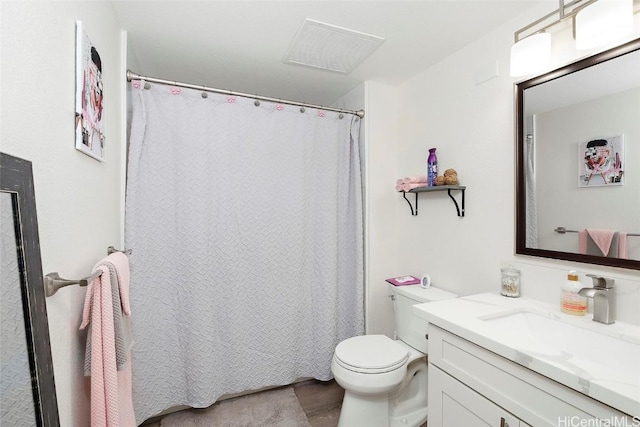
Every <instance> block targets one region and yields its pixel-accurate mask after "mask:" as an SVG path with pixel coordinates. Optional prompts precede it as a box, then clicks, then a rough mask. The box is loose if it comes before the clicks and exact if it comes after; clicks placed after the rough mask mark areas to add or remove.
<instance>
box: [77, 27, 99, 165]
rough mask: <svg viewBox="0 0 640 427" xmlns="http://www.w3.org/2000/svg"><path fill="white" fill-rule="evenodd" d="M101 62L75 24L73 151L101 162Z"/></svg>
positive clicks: (95, 50)
mask: <svg viewBox="0 0 640 427" xmlns="http://www.w3.org/2000/svg"><path fill="white" fill-rule="evenodd" d="M103 91H104V87H103V79H102V59H101V58H100V54H99V53H98V50H97V49H96V47H95V46H94V45H93V44H92V43H91V40H90V39H89V36H88V35H87V33H86V32H85V30H84V28H83V25H82V22H80V21H77V22H76V122H75V129H76V149H77V150H80V151H82V152H83V153H85V154H87V155H89V156H91V157H93V158H95V159H97V160H100V161H104V143H105V135H104V117H103V112H104V106H103Z"/></svg>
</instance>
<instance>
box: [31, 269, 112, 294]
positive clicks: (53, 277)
mask: <svg viewBox="0 0 640 427" xmlns="http://www.w3.org/2000/svg"><path fill="white" fill-rule="evenodd" d="M101 274H102V272H101V271H96V272H94V273H93V274H92V275H90V276H87V277H84V278H82V279H78V280H69V279H63V278H62V277H60V275H59V274H58V273H57V272H53V273H48V274H47V275H46V276H44V291H45V295H46V296H48V297H50V296H51V295H53V294H55V293H56V292H58V289H60V288H63V287H65V286H69V285H80V286H87V285H88V284H89V282H90V281H92V280H93V279H95V278H96V277H100V275H101Z"/></svg>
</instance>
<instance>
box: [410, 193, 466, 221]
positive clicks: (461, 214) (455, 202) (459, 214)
mask: <svg viewBox="0 0 640 427" xmlns="http://www.w3.org/2000/svg"><path fill="white" fill-rule="evenodd" d="M464 190H465V189H464V188H461V189H460V191H462V210H460V207H459V206H458V202H457V201H456V199H455V197H453V195H452V194H451V188H450V189H448V190H447V194H449V197H450V198H451V200H453V204H454V205H456V211H457V212H458V216H459V217H464ZM416 209H417V206H416Z"/></svg>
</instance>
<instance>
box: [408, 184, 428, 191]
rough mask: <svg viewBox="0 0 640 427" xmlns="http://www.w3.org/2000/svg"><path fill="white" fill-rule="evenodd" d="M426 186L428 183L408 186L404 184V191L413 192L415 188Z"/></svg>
mask: <svg viewBox="0 0 640 427" xmlns="http://www.w3.org/2000/svg"><path fill="white" fill-rule="evenodd" d="M426 186H427V183H426V182H408V183H406V184H402V191H409V190H413V189H414V188H418V187H426Z"/></svg>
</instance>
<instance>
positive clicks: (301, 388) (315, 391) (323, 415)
mask: <svg viewBox="0 0 640 427" xmlns="http://www.w3.org/2000/svg"><path fill="white" fill-rule="evenodd" d="M288 387H292V388H293V391H294V392H295V394H296V397H297V398H298V402H299V403H300V406H301V407H302V409H303V410H304V412H305V414H306V415H307V420H308V421H309V424H311V427H337V426H338V419H339V418H340V408H341V407H342V399H343V397H344V389H343V388H342V387H340V386H339V385H338V383H336V382H335V380H331V381H317V380H309V381H303V382H300V383H296V384H292V385H290V386H288ZM260 393H267V394H268V393H269V391H268V390H267V391H262V392H260ZM159 425H160V419H159V418H156V419H154V420H149V421H147V422H145V423H143V424H142V426H145V427H156V426H159ZM420 427H427V423H424V424H423V425H422V426H420Z"/></svg>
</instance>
